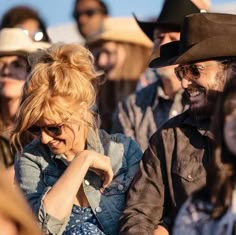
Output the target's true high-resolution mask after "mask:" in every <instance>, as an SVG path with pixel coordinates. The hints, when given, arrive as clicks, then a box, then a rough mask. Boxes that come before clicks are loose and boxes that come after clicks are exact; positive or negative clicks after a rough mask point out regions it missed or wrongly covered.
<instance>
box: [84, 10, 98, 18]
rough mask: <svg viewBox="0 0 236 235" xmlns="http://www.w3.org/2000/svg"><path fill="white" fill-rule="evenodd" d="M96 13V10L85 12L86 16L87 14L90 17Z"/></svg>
mask: <svg viewBox="0 0 236 235" xmlns="http://www.w3.org/2000/svg"><path fill="white" fill-rule="evenodd" d="M95 13H96V11H95V10H87V11H86V12H85V14H86V15H87V16H89V17H91V16H93V15H94V14H95Z"/></svg>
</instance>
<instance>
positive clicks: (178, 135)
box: [120, 111, 213, 235]
mask: <svg viewBox="0 0 236 235" xmlns="http://www.w3.org/2000/svg"><path fill="white" fill-rule="evenodd" d="M208 123H209V122H207V123H204V122H202V123H201V124H202V125H201V126H199V125H198V124H197V123H196V121H195V120H194V119H193V118H192V117H191V116H190V115H189V112H188V111H186V112H184V113H183V114H181V115H178V116H176V117H174V118H172V119H170V120H169V121H168V122H166V123H165V124H164V125H163V126H162V127H161V128H160V129H159V130H158V131H157V132H156V133H155V134H154V135H153V136H152V138H151V139H150V145H149V147H148V149H147V150H146V151H145V153H144V156H143V158H142V161H141V163H140V169H139V171H138V173H137V174H136V176H135V179H134V181H133V183H132V185H131V187H130V189H129V193H128V198H127V205H126V209H125V210H124V212H123V215H122V217H121V219H120V234H140V235H141V234H143V235H147V234H152V233H153V230H154V229H155V228H156V227H157V226H158V224H161V225H163V226H165V227H166V228H167V229H168V230H169V231H171V228H172V225H173V222H174V218H175V216H176V214H177V212H178V210H179V208H180V206H181V205H182V204H183V202H184V201H185V200H186V199H187V197H188V196H189V195H190V194H191V193H192V192H193V191H195V190H197V189H199V188H200V187H202V186H203V185H205V182H206V169H207V167H208V165H209V160H210V158H211V156H212V154H213V144H212V141H211V139H210V137H209V134H210V133H209V131H208V126H209V125H208ZM201 129H202V130H201ZM202 132H205V134H202Z"/></svg>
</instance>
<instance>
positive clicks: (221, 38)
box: [150, 13, 236, 68]
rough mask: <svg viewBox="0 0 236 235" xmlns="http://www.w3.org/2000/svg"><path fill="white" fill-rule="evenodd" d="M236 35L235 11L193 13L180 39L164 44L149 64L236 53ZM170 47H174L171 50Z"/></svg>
mask: <svg viewBox="0 0 236 235" xmlns="http://www.w3.org/2000/svg"><path fill="white" fill-rule="evenodd" d="M235 39H236V15H233V14H223V13H198V14H191V15H188V16H186V17H185V18H184V23H183V25H182V29H181V35H180V42H179V43H175V45H174V44H173V43H168V45H165V47H164V46H162V47H163V48H162V47H161V50H162V52H161V51H160V54H159V55H157V57H156V58H153V60H152V61H151V62H150V66H151V67H155V68H157V67H163V65H164V66H168V65H172V64H188V63H193V62H197V61H202V60H210V59H217V58H221V57H235V56H236V43H234V40H235ZM171 47H172V51H171V50H170V48H171ZM173 48H174V49H173ZM163 49H164V50H163ZM164 51H165V53H164ZM168 51H169V52H168ZM173 51H174V52H173ZM176 51H178V53H176ZM164 54H165V56H164Z"/></svg>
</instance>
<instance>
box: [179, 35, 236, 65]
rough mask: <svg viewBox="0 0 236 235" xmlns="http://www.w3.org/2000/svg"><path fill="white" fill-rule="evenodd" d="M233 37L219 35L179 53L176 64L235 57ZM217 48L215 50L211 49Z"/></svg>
mask: <svg viewBox="0 0 236 235" xmlns="http://www.w3.org/2000/svg"><path fill="white" fill-rule="evenodd" d="M234 38H236V33H235V35H232V34H231V35H220V36H215V37H210V38H207V39H205V40H203V41H201V42H199V43H197V44H196V45H194V46H192V47H190V48H189V49H187V50H186V51H184V52H183V53H180V55H179V56H178V58H177V59H176V63H177V64H188V63H193V62H196V61H202V60H210V59H216V58H221V57H235V56H236V44H235V43H234V42H233V39H234ZM213 48H217V49H213Z"/></svg>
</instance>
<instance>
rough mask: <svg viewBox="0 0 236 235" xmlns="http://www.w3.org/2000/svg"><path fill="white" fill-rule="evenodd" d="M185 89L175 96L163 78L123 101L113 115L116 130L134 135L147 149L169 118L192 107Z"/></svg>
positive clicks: (113, 131)
mask: <svg viewBox="0 0 236 235" xmlns="http://www.w3.org/2000/svg"><path fill="white" fill-rule="evenodd" d="M187 103H188V101H187V99H186V96H185V94H184V93H183V90H182V89H181V90H179V92H177V93H176V95H175V97H174V100H171V99H170V98H169V97H168V96H166V95H165V93H164V90H163V88H162V84H161V81H160V79H159V80H158V81H157V82H154V83H153V84H151V85H149V86H147V87H145V88H143V89H141V90H140V91H138V92H136V93H134V94H132V95H130V96H129V97H128V98H127V99H126V100H124V101H123V102H119V104H118V108H117V111H116V112H115V115H114V117H113V126H112V133H124V134H125V135H127V136H130V137H131V138H133V139H134V140H135V141H136V142H137V143H138V144H139V146H140V147H141V149H142V150H143V151H144V150H145V149H147V147H148V141H149V139H150V137H151V136H152V135H153V133H154V132H155V131H156V130H157V129H158V128H159V127H160V126H161V125H162V124H163V123H164V122H166V121H167V120H168V119H170V118H172V117H174V116H176V115H178V114H180V113H182V112H183V111H184V110H186V109H187V107H188V104H187Z"/></svg>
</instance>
